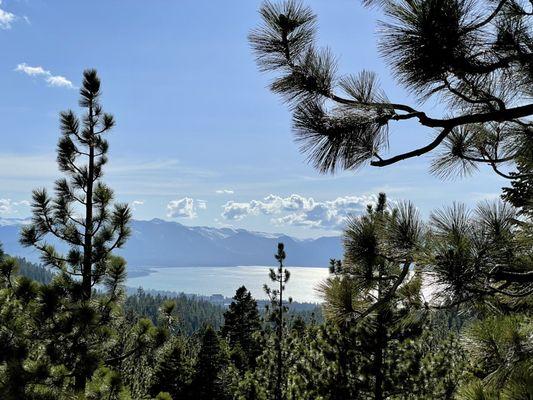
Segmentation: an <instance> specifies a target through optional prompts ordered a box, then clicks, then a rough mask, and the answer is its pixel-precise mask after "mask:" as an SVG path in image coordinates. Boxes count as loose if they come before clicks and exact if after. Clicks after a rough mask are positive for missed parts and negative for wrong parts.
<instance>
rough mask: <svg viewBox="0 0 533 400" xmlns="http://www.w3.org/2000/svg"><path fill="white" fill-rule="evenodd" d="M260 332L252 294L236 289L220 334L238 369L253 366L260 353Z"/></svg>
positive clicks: (242, 289)
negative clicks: (224, 339)
mask: <svg viewBox="0 0 533 400" xmlns="http://www.w3.org/2000/svg"><path fill="white" fill-rule="evenodd" d="M260 331H261V320H260V317H259V311H258V309H257V302H256V301H255V300H254V299H253V298H252V294H251V293H250V292H249V291H248V290H247V289H246V288H245V287H244V286H241V287H240V288H239V289H237V291H236V293H235V296H234V297H233V301H232V302H231V304H230V306H229V308H228V310H227V311H226V312H225V313H224V325H223V326H222V329H221V334H222V335H223V336H224V337H226V338H227V339H228V342H229V344H230V346H231V348H232V359H234V362H235V360H237V359H238V360H239V361H238V362H235V364H236V365H238V366H239V369H241V370H244V369H247V368H248V367H249V366H252V367H253V366H254V365H255V359H256V357H257V356H258V355H259V353H260V352H261V347H260V345H259V341H258V339H257V336H258V335H259V333H260Z"/></svg>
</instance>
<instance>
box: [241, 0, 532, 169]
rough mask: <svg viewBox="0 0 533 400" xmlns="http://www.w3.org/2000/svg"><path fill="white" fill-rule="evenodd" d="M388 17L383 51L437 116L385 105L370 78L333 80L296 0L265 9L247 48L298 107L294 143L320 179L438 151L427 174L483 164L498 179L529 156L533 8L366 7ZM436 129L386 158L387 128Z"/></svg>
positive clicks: (458, 3) (517, 1)
mask: <svg viewBox="0 0 533 400" xmlns="http://www.w3.org/2000/svg"><path fill="white" fill-rule="evenodd" d="M362 3H363V4H364V5H365V6H375V7H377V8H379V9H380V10H381V11H382V12H383V18H384V20H383V21H381V22H380V28H381V29H380V30H379V49H380V51H381V54H382V56H383V58H384V59H385V61H386V62H387V63H388V65H389V66H390V67H391V69H392V70H393V71H394V73H395V76H396V77H397V79H398V81H399V83H400V84H401V85H402V86H404V87H405V88H406V89H407V90H409V91H410V92H411V93H414V95H415V96H416V97H417V99H418V100H419V101H420V103H423V102H424V101H426V100H428V99H433V100H437V101H440V103H441V104H442V105H443V106H444V108H445V110H444V112H443V116H439V115H436V116H430V115H429V114H428V113H426V112H424V111H423V110H422V109H419V108H418V107H416V106H411V105H409V104H402V103H396V102H393V101H390V100H389V99H388V97H387V95H386V94H385V93H384V91H383V90H382V89H381V88H380V85H379V81H378V78H377V76H376V74H375V73H373V72H370V71H361V72H360V73H358V74H354V75H345V76H342V77H339V76H338V74H337V65H336V62H335V57H334V56H333V55H332V52H331V51H330V50H329V49H325V50H322V49H319V48H318V47H317V44H316V42H317V40H316V31H317V28H316V26H317V24H316V16H315V15H314V14H313V12H312V10H311V9H310V8H309V7H305V6H303V5H302V4H301V3H300V2H299V1H295V0H287V1H283V2H279V3H271V2H270V1H267V2H265V3H263V5H262V7H261V9H260V14H261V17H262V20H263V23H262V25H261V26H260V27H259V28H257V29H255V30H254V31H252V33H251V34H250V36H249V39H250V42H251V44H252V46H253V48H254V51H255V53H256V59H257V63H258V65H259V67H260V69H261V70H263V71H273V72H275V73H276V74H277V76H276V77H275V79H274V81H273V82H272V84H271V86H270V88H271V90H272V91H273V92H275V93H277V94H280V95H281V96H282V97H283V98H284V99H285V100H286V101H287V102H288V103H289V104H290V108H291V110H292V112H293V126H294V130H295V133H296V139H297V141H298V142H299V143H300V144H301V149H302V151H303V152H305V153H307V154H308V155H309V159H310V161H311V162H312V163H313V164H314V165H315V167H316V168H317V169H319V170H320V171H321V172H334V171H336V170H337V169H343V170H355V169H357V168H359V167H361V166H363V165H366V164H370V165H371V166H375V167H385V166H389V165H392V164H395V163H397V162H400V161H402V160H406V159H410V158H414V157H418V156H421V155H424V154H426V153H430V152H432V151H433V150H436V149H439V150H440V151H441V153H440V154H438V155H437V156H436V158H435V159H434V162H433V164H432V166H431V171H432V172H433V173H435V174H437V175H439V176H441V177H448V176H450V175H466V174H469V173H471V172H473V171H475V170H476V169H477V168H478V167H479V166H481V165H487V166H490V167H491V168H492V169H493V170H494V171H495V173H497V174H498V175H499V176H502V177H505V178H514V177H512V176H509V174H507V173H506V172H505V167H506V166H510V164H511V165H512V163H513V161H515V160H517V159H518V158H520V157H521V156H522V155H524V154H525V152H526V151H527V146H526V143H527V140H528V138H529V139H530V138H531V127H532V125H531V116H532V115H533V104H532V103H531V94H532V89H531V88H532V87H533V85H532V82H533V80H532V79H533V78H532V74H531V71H532V68H533V52H532V50H531V43H532V40H533V32H532V29H531V26H532V24H531V18H532V13H531V4H529V3H528V2H527V1H522V0H513V1H511V0H500V1H497V2H494V1H491V0H476V1H472V2H467V1H463V0H415V1H408V2H405V1H399V0H364V1H362ZM406 121H407V123H408V122H409V121H413V122H415V121H416V122H417V123H418V124H419V125H421V126H422V127H424V128H426V129H428V130H434V131H435V134H434V136H433V138H432V140H431V141H430V142H429V143H427V144H426V145H424V146H421V147H419V148H413V149H411V150H409V151H406V152H403V153H399V154H393V155H389V153H388V152H389V146H388V145H389V128H393V127H394V125H397V124H399V123H400V124H401V123H406Z"/></svg>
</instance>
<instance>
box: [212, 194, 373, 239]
mask: <svg viewBox="0 0 533 400" xmlns="http://www.w3.org/2000/svg"><path fill="white" fill-rule="evenodd" d="M375 201H376V199H375V197H374V196H345V197H338V198H336V199H335V200H329V201H315V200H314V199H313V198H312V197H303V196H300V195H298V194H292V195H290V196H288V197H281V196H277V195H273V194H271V195H268V196H267V197H265V198H264V199H263V200H252V201H250V202H245V203H237V202H234V201H229V202H227V203H226V204H225V205H223V206H222V217H224V219H226V220H241V219H243V218H245V217H247V216H249V215H258V214H263V215H279V214H285V215H282V216H280V217H277V218H273V219H272V220H271V221H272V223H273V224H275V225H294V226H307V227H310V228H322V229H334V230H338V229H342V227H343V226H344V224H345V222H346V219H347V218H348V216H349V215H352V214H359V213H361V212H362V211H364V210H365V209H366V206H367V205H368V204H373V203H375Z"/></svg>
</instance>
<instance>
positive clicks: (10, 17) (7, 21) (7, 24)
mask: <svg viewBox="0 0 533 400" xmlns="http://www.w3.org/2000/svg"><path fill="white" fill-rule="evenodd" d="M1 5H2V0H0V6H1ZM16 19H17V16H16V15H15V14H13V13H10V12H8V11H6V10H2V9H1V8H0V29H11V24H12V23H13V22H15V20H16Z"/></svg>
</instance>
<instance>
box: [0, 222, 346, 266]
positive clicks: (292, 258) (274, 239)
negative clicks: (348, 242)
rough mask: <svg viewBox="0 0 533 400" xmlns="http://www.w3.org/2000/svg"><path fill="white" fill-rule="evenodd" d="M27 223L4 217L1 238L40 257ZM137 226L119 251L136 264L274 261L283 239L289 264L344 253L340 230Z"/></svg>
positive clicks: (15, 251)
mask: <svg viewBox="0 0 533 400" xmlns="http://www.w3.org/2000/svg"><path fill="white" fill-rule="evenodd" d="M27 223H29V220H28V219H15V218H0V242H1V243H2V244H3V247H4V251H6V252H7V253H9V254H12V255H16V256H20V257H25V258H27V259H28V260H30V261H35V262H37V261H38V258H39V255H38V253H37V252H36V251H35V250H33V249H31V248H30V249H28V248H24V247H22V246H21V245H20V244H19V243H18V238H19V230H20V227H21V226H22V225H24V224H27ZM131 228H132V235H131V237H130V239H129V240H128V242H127V243H126V245H125V246H124V248H122V249H120V250H118V251H117V252H116V253H117V254H118V255H121V256H123V257H124V258H125V259H126V260H127V261H128V265H129V266H131V267H149V266H162V267H195V266H198V267H201V266H210V267H215V266H221V267H223V266H237V265H273V264H275V260H274V253H275V252H276V250H277V244H278V243H279V242H283V243H284V244H285V250H286V253H287V259H286V264H287V265H290V266H302V267H326V266H327V265H328V264H329V260H330V259H331V258H337V259H338V258H341V256H342V241H341V238H340V237H338V236H324V237H320V238H316V239H297V238H294V237H291V236H288V235H284V234H271V233H262V232H254V231H248V230H246V229H234V228H212V227H204V226H201V227H200V226H195V227H193V226H186V225H183V224H180V223H178V222H171V221H164V220H161V219H152V220H150V221H139V220H134V221H132V223H131ZM51 243H52V244H54V242H53V240H51ZM58 250H61V247H60V246H58Z"/></svg>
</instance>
